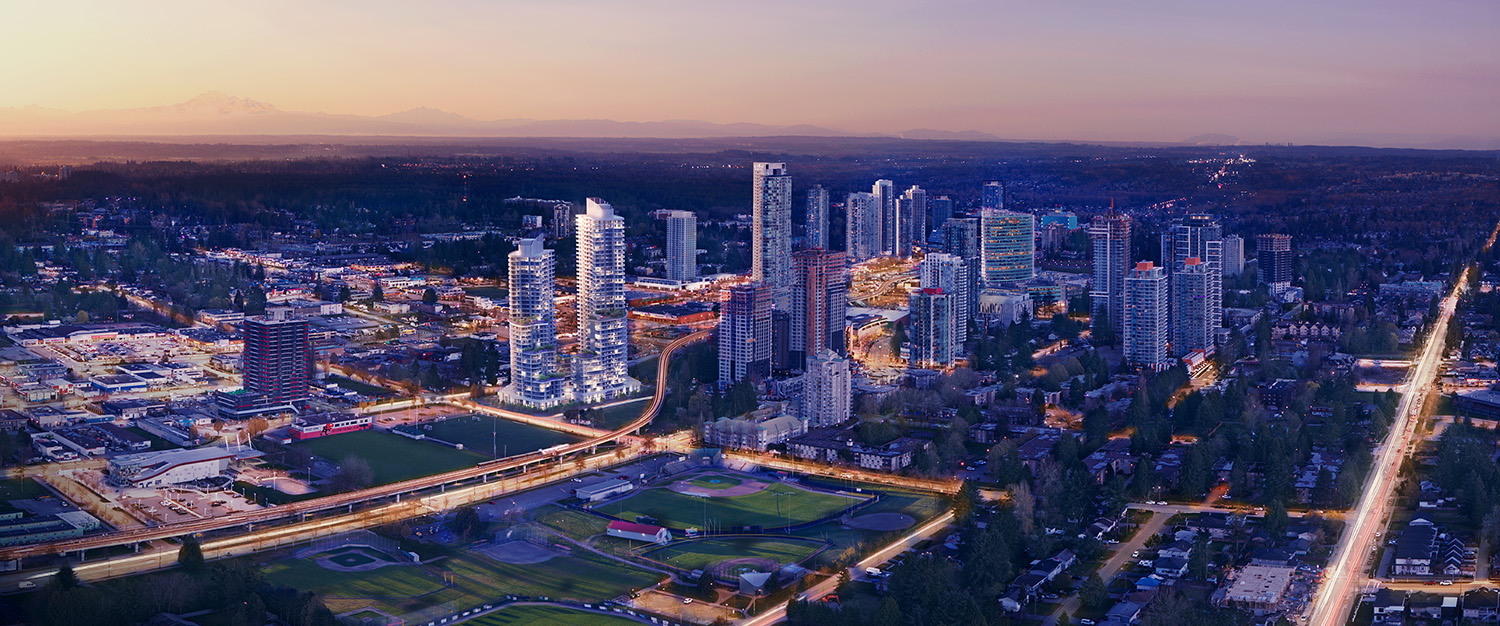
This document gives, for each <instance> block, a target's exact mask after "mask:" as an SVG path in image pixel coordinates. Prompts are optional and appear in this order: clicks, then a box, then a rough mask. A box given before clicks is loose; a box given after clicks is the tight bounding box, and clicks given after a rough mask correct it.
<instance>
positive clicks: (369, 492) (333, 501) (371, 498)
mask: <svg viewBox="0 0 1500 626" xmlns="http://www.w3.org/2000/svg"><path fill="white" fill-rule="evenodd" d="M712 332H713V331H712V330H711V329H710V330H700V331H698V332H695V333H692V334H690V335H686V336H683V337H681V338H679V339H677V340H676V341H673V342H672V343H671V344H668V345H667V347H666V348H665V349H663V350H662V357H661V359H660V360H659V361H658V363H657V384H656V392H655V394H654V395H653V396H652V398H651V402H650V404H648V405H647V406H646V408H645V409H644V410H642V411H641V415H640V417H637V418H636V419H635V420H633V421H631V422H630V423H628V424H626V425H624V426H622V427H620V428H618V429H616V430H613V431H609V432H605V433H602V434H599V435H596V436H593V437H588V438H586V439H584V440H583V441H579V442H577V443H572V444H567V445H564V446H562V447H560V448H556V449H552V450H551V451H546V452H544V451H538V452H532V453H530V454H524V455H519V456H515V457H510V458H505V459H496V460H493V461H486V462H484V463H480V464H478V465H475V466H473V467H467V468H463V469H459V470H454V471H452V472H447V473H443V474H436V475H433V476H426V477H422V478H415V479H412V480H407V481H402V482H398V483H392V484H389V485H381V486H377V487H371V488H369V489H363V490H360V491H354V492H350V493H345V494H337V495H331V496H325V497H321V498H314V499H311V500H304V501H301V502H295V503H290V504H285V505H281V506H275V507H269V508H265V509H258V510H254V511H242V512H237V513H231V514H228V515H222V516H218V517H212V518H207V519H202V520H194V521H188V522H179V523H174V524H164V525H160V526H151V527H146V528H135V529H129V530H119V531H115V532H110V533H105V534H102V535H94V536H90V537H82V538H78V539H66V540H60V541H50V542H45V543H38V544H32V545H25V546H10V547H6V548H0V561H18V560H21V559H25V558H28V557H37V556H45V555H52V554H68V553H80V554H82V553H85V552H86V551H88V550H93V549H97V548H108V547H114V546H128V545H133V544H140V543H143V542H149V541H154V540H160V539H168V538H173V537H180V536H182V535H196V534H200V533H209V532H213V531H220V530H228V529H233V528H237V527H244V528H245V529H246V532H247V533H248V532H252V531H253V529H254V528H255V527H257V526H262V527H264V526H266V525H269V524H273V523H276V522H285V521H288V520H297V522H298V523H301V521H302V520H306V519H307V518H308V516H310V515H313V514H317V513H325V512H329V511H336V510H337V509H341V508H342V509H347V510H348V512H349V514H353V513H354V507H355V505H362V504H365V503H370V502H377V501H380V500H387V499H389V500H391V502H390V503H389V506H396V505H400V504H403V503H402V502H401V499H402V496H409V495H411V494H416V493H418V492H423V491H429V490H432V489H438V490H445V488H446V487H447V486H448V485H453V484H458V483H466V482H471V481H476V480H477V481H479V484H480V485H484V484H488V483H490V482H491V481H492V480H494V479H496V478H500V480H499V481H496V482H499V483H501V484H503V483H504V479H505V478H508V477H509V476H507V474H514V475H524V474H526V473H529V472H532V471H536V470H537V469H540V468H544V467H547V466H549V465H550V466H556V465H558V464H559V462H560V461H564V460H570V457H573V456H574V455H577V454H580V453H585V454H588V455H592V454H593V452H594V451H596V450H597V448H598V447H599V446H602V445H606V444H611V443H614V442H616V441H618V440H620V439H622V438H624V437H627V436H629V435H631V434H632V433H635V432H636V431H638V430H640V429H641V428H642V427H644V426H646V425H647V424H649V423H650V422H651V420H652V419H653V418H654V417H655V416H656V413H657V412H658V411H659V410H660V409H661V403H662V400H663V398H664V396H665V393H666V381H667V379H668V375H667V374H668V369H669V368H670V366H671V356H672V354H673V353H674V352H676V351H677V350H678V349H679V348H682V347H683V346H687V345H689V344H692V343H696V342H699V341H702V340H704V339H706V338H708V337H709V335H710V334H711V333H712ZM475 406H476V407H481V406H483V405H478V404H475ZM489 408H491V409H493V407H489ZM495 410H501V409H495ZM571 460H575V461H576V460H579V459H571ZM582 460H584V462H585V464H587V462H588V461H587V459H582ZM429 498H430V496H429ZM452 501H453V500H452V499H450V498H441V499H439V500H436V501H433V502H434V504H437V505H440V506H442V507H445V508H452V506H457V504H452ZM406 504H408V505H410V502H408V503H406ZM436 510H442V508H438V509H436ZM416 514H421V513H416ZM318 523H323V522H321V521H320V522H318ZM260 532H261V533H264V532H267V530H266V529H264V528H263V529H262V531H260Z"/></svg>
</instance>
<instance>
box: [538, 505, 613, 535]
mask: <svg viewBox="0 0 1500 626" xmlns="http://www.w3.org/2000/svg"><path fill="white" fill-rule="evenodd" d="M533 519H535V520H536V521H537V523H539V524H542V525H544V526H547V527H548V528H551V529H553V530H556V531H558V532H560V533H562V534H564V535H567V536H569V537H572V538H573V539H577V540H579V541H582V540H584V539H587V538H589V537H593V536H595V535H602V534H604V531H605V530H607V528H608V527H609V522H608V521H606V520H605V519H604V518H602V517H599V516H597V515H589V514H588V513H579V512H578V511H574V510H572V509H565V508H562V507H560V506H557V505H555V504H549V505H547V506H544V507H542V508H540V509H537V510H536V512H535V513H534V514H533Z"/></svg>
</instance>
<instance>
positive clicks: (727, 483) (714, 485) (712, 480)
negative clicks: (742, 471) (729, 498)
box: [688, 474, 742, 489]
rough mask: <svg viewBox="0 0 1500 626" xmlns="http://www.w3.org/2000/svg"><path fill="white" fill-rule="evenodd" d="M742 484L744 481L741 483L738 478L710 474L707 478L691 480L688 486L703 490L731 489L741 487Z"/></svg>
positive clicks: (701, 477)
mask: <svg viewBox="0 0 1500 626" xmlns="http://www.w3.org/2000/svg"><path fill="white" fill-rule="evenodd" d="M741 482H742V481H740V479H738V478H733V477H730V476H724V475H722V474H708V475H706V476H699V477H697V478H694V479H692V480H689V481H688V484H689V485H692V486H694V487H701V488H703V489H728V488H730V487H734V486H736V485H739V484H740V483H741Z"/></svg>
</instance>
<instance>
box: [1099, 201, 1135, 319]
mask: <svg viewBox="0 0 1500 626" xmlns="http://www.w3.org/2000/svg"><path fill="white" fill-rule="evenodd" d="M1089 239H1090V242H1091V243H1092V244H1093V249H1094V254H1093V257H1094V287H1093V291H1091V292H1090V293H1089V298H1090V300H1092V301H1093V311H1092V314H1093V320H1094V321H1093V326H1094V332H1096V333H1098V332H1101V331H1102V330H1103V329H1104V328H1108V329H1109V330H1110V331H1111V332H1113V333H1119V332H1120V331H1121V329H1123V328H1124V327H1125V274H1126V273H1127V272H1129V271H1130V265H1129V264H1130V216H1129V215H1125V214H1123V213H1114V212H1112V211H1111V212H1110V213H1107V214H1104V215H1100V216H1097V217H1095V218H1094V221H1092V222H1090V223H1089ZM1106 323H1107V324H1106Z"/></svg>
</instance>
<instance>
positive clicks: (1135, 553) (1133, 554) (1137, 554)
mask: <svg viewBox="0 0 1500 626" xmlns="http://www.w3.org/2000/svg"><path fill="white" fill-rule="evenodd" d="M1130 556H1132V557H1139V556H1141V551H1140V550H1136V551H1135V552H1131V553H1130Z"/></svg>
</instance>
